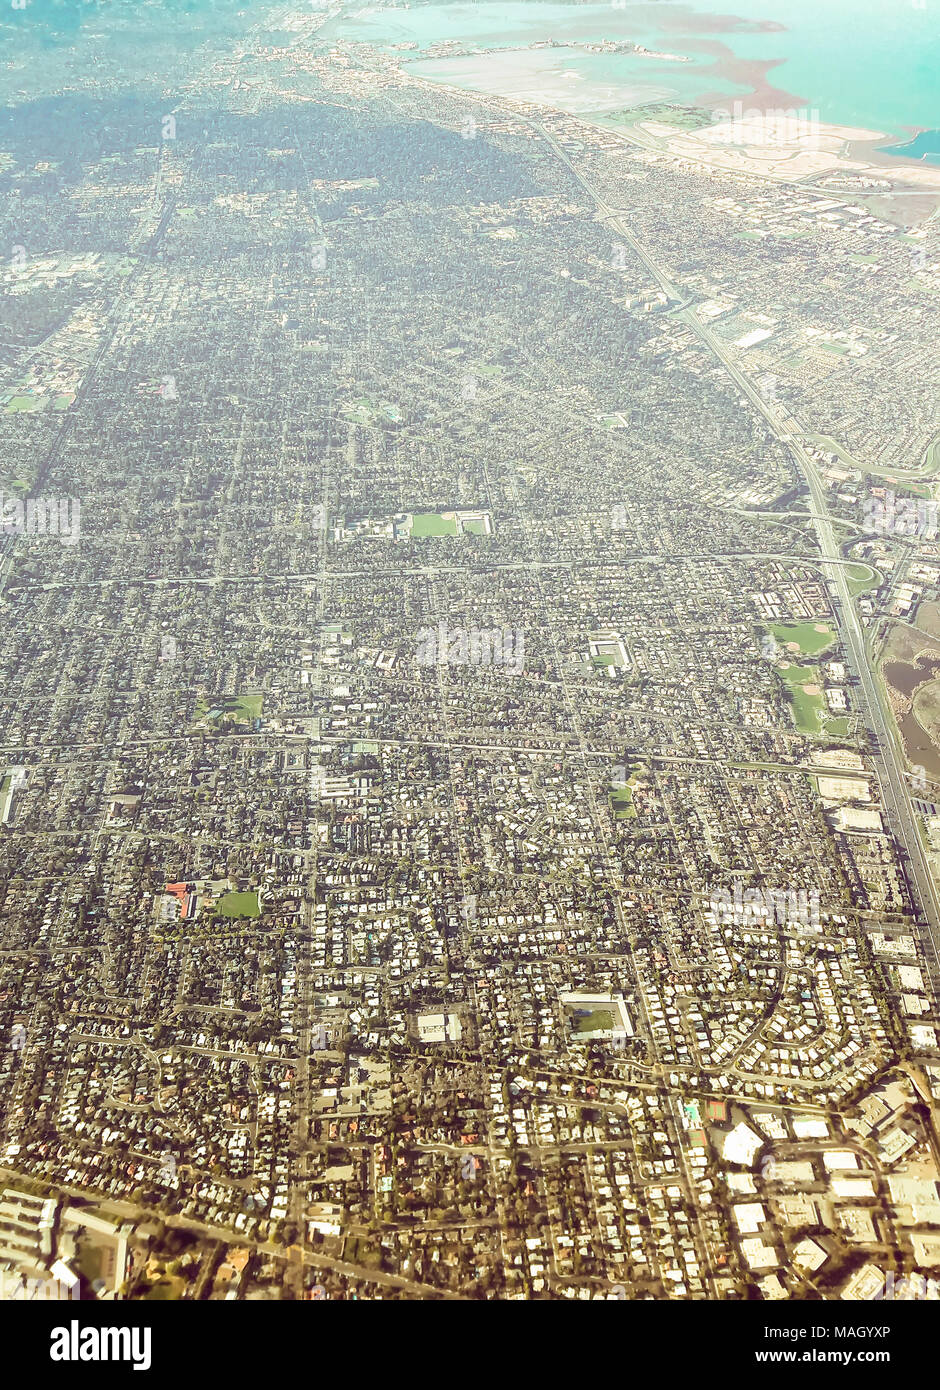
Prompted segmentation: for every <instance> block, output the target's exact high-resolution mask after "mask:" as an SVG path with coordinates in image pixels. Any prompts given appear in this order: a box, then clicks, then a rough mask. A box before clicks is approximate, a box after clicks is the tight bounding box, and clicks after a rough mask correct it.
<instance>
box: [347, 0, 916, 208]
mask: <svg viewBox="0 0 940 1390" xmlns="http://www.w3.org/2000/svg"><path fill="white" fill-rule="evenodd" d="M445 3H446V0H445ZM575 8H576V7H575V6H572V9H573V10H574V9H575ZM641 10H642V11H643V12H645V13H644V17H645V19H646V21H647V23H648V7H647V6H645V5H644V6H637V5H633V4H628V5H627V6H625V7H624V9H623V11H621V13H622V14H623V15H624V16H626V17H627V18H628V19H629V17H630V14H631V11H641ZM354 13H355V12H354ZM350 17H351V16H349V15H348V14H347V15H346V16H345V18H347V19H348V18H350ZM638 18H639V17H638ZM645 27H646V26H645V25H644V28H645ZM786 27H787V26H786V25H785V24H781V23H778V22H776V21H773V20H761V21H745V20H741V19H739V18H737V17H735V16H734V15H733V14H730V15H728V14H705V13H701V12H698V11H693V10H690V9H688V8H687V7H686V6H684V5H681V6H678V7H676V8H675V9H670V10H664V11H662V12H661V13H659V14H657V18H656V43H657V45H658V46H661V47H664V48H665V47H670V49H671V50H674V48H678V49H679V50H680V51H681V52H682V53H684V54H685V55H687V56H688V57H690V58H694V57H696V56H698V57H699V58H705V59H706V60H711V61H706V63H705V64H704V65H703V66H702V67H700V68H699V69H698V73H697V76H698V78H699V79H700V80H701V83H702V87H703V90H701V91H700V92H698V93H697V94H695V95H693V96H682V95H681V94H677V95H676V96H675V97H672V96H670V97H666V98H664V99H661V100H664V104H668V105H672V106H677V107H686V108H688V109H690V110H696V111H702V112H708V113H713V112H715V111H728V110H729V109H730V108H731V107H732V105H733V104H734V103H736V102H740V103H741V106H742V107H743V108H744V109H745V111H747V112H748V113H750V112H754V113H765V114H766V113H770V112H793V113H794V114H795V115H802V114H805V116H806V118H807V119H808V120H812V119H813V118H814V113H815V111H816V108H814V107H813V106H812V100H811V98H809V97H807V96H805V95H803V94H801V93H794V92H791V91H788V90H786V89H785V88H784V87H782V86H777V85H776V83H775V81H774V73H775V70H776V69H777V68H779V67H781V66H783V65H784V64H785V63H786V61H787V60H786V58H785V57H774V58H750V57H741V56H739V55H737V54H736V53H734V52H733V50H732V49H731V48H730V47H729V45H728V44H727V43H726V42H723V40H722V38H721V37H718V36H719V35H730V34H731V33H734V32H747V33H751V34H759V33H762V32H763V33H772V32H773V33H779V32H783V31H785V30H786ZM553 37H554V36H553V35H552V34H551V33H550V32H549V31H548V30H546V31H545V32H544V33H541V34H536V33H533V36H532V38H531V39H530V40H528V41H522V42H520V41H518V40H517V42H515V43H513V44H512V45H511V48H512V50H515V49H516V48H518V49H520V50H521V49H531V48H532V46H533V44H535V45H540V44H542V43H544V42H545V41H546V40H547V39H551V38H553ZM608 37H609V39H610V41H618V42H625V41H627V40H626V39H625V37H624V36H621V35H618V36H616V38H615V36H614V35H610V36H608ZM640 38H642V39H643V40H644V42H643V43H642V44H641V43H640ZM346 41H347V42H352V43H355V44H358V43H363V44H365V45H367V46H368V47H375V48H376V49H378V51H379V52H381V53H382V56H383V58H385V59H386V60H391V61H392V62H393V63H394V64H395V66H396V67H397V69H398V71H399V72H401V73H402V74H403V75H404V74H405V73H410V75H411V76H412V77H416V78H419V80H421V81H423V82H428V83H430V84H431V85H433V86H437V87H440V88H443V89H450V90H451V91H454V92H461V93H463V94H465V95H471V96H478V97H481V98H483V99H486V98H487V97H490V98H492V97H496V98H497V99H503V100H507V101H510V102H517V101H519V102H526V103H528V104H531V105H535V106H542V107H544V108H545V109H546V110H564V111H565V112H566V114H569V115H571V116H572V117H574V118H575V119H578V120H583V121H585V122H586V123H588V124H592V125H597V126H601V127H603V128H605V129H609V128H610V124H609V122H608V119H607V118H609V117H610V116H612V115H614V114H616V113H617V112H618V111H629V110H631V109H634V108H635V107H639V106H642V105H643V104H644V103H643V102H636V103H634V104H633V105H631V104H630V99H629V89H628V88H625V91H624V101H623V104H622V105H621V106H619V107H615V106H611V107H610V108H609V109H607V110H596V111H592V110H574V109H571V107H570V106H569V105H568V104H567V103H565V102H559V101H558V99H557V93H555V92H553V91H552V90H551V89H550V78H549V77H548V76H546V77H545V79H544V81H543V82H542V83H541V84H540V81H539V78H538V76H537V75H535V74H533V78H532V81H531V84H528V91H527V92H526V94H525V96H521V95H518V94H516V93H514V92H513V91H512V90H511V89H510V88H511V83H507V84H499V83H498V82H497V83H496V84H495V85H487V86H481V85H479V82H473V83H467V82H466V81H459V80H458V81H453V80H452V79H450V78H447V77H445V76H444V75H443V73H442V72H441V74H440V75H439V76H429V75H426V74H424V73H418V72H415V71H414V67H415V66H416V65H417V64H419V63H422V62H430V63H435V64H438V65H442V66H443V65H446V64H447V63H448V62H449V59H448V56H447V55H442V54H435V55H433V56H429V55H426V54H425V53H424V52H423V50H422V49H421V48H419V49H417V50H416V49H410V50H406V51H405V52H394V51H390V50H389V49H388V47H387V46H386V45H384V44H378V43H376V42H375V40H374V39H372V40H367V39H361V40H357V39H347V40H346ZM455 41H456V42H459V43H460V44H461V46H463V45H466V46H468V47H469V46H474V47H476V49H477V54H476V56H478V57H480V58H481V59H482V61H483V62H486V60H487V58H488V57H489V55H491V54H492V55H493V56H494V57H495V56H496V55H497V54H499V53H503V54H506V53H507V48H505V47H503V46H494V47H492V48H490V47H487V46H486V45H485V44H483V43H480V42H479V41H478V40H477V41H474V40H473V39H471V38H465V39H461V40H455ZM629 41H630V42H634V43H637V44H638V46H639V47H640V48H645V49H646V51H647V52H649V46H650V44H651V43H652V40H651V38H650V36H649V34H648V32H644V33H643V34H642V35H639V36H638V35H634V36H633V38H632V39H631V40H629ZM596 42H598V40H596V39H590V40H583V41H582V40H577V39H573V40H572V41H571V42H570V43H565V42H563V41H559V42H557V43H556V44H553V45H552V48H551V49H550V50H549V51H553V52H556V53H558V52H563V51H564V50H565V49H568V48H570V49H571V50H572V51H577V52H580V51H583V49H584V48H585V46H586V45H587V44H593V43H596ZM429 46H430V45H429ZM467 56H469V55H467V54H458V55H454V57H455V59H459V58H460V57H467ZM458 75H459V74H458V72H457V71H455V73H454V76H458ZM470 76H471V77H472V76H473V74H470ZM710 80H714V82H715V84H716V86H715V87H714V88H713V87H711V86H710V85H708V84H709V81H710ZM656 81H664V85H665V81H667V79H666V80H664V79H663V77H662V74H660V73H656V75H655V76H654V75H653V74H652V73H651V74H650V82H651V85H652V83H654V82H656ZM720 83H727V84H730V85H731V86H732V87H737V88H740V89H743V90H740V91H738V92H734V93H729V92H727V91H722V90H720V86H719V84H720ZM540 86H541V88H542V90H540ZM818 129H819V134H820V137H821V140H822V141H823V145H822V151H823V153H821V154H820V157H819V159H818V161H817V165H818V167H815V168H814V167H813V161H812V159H811V158H808V157H807V158H803V159H802V160H799V159H797V158H794V157H792V156H794V155H795V154H797V153H798V151H796V150H795V149H791V150H790V156H791V158H790V160H789V162H790V163H791V164H792V165H793V168H792V170H788V169H787V168H786V167H785V165H786V163H787V159H785V158H783V157H781V159H780V160H779V161H778V165H779V167H778V168H775V169H771V168H770V167H769V162H768V161H767V160H766V154H767V150H766V145H765V146H764V147H763V148H762V147H761V144H760V143H759V142H755V143H754V144H752V145H748V146H744V145H742V146H740V147H739V148H740V150H741V152H742V154H743V155H744V156H745V160H744V163H745V166H748V165H749V166H750V167H749V169H748V167H743V168H742V170H741V171H742V172H748V171H749V172H752V173H761V172H764V170H762V169H761V167H760V166H761V165H763V166H765V170H766V174H767V175H769V176H770V177H772V178H775V179H777V180H780V181H787V180H788V181H790V182H792V183H793V184H796V185H799V184H803V185H805V186H806V187H808V188H810V187H815V188H817V189H818V190H819V191H828V190H827V185H829V186H832V185H836V187H838V191H839V192H840V193H850V194H851V196H853V197H861V198H866V199H872V200H877V199H878V198H879V197H880V198H881V199H882V200H883V201H884V204H885V205H886V206H885V207H883V208H882V210H881V212H880V214H879V215H883V216H885V217H887V218H889V219H890V220H895V219H899V220H900V222H901V223H902V224H904V225H908V226H912V225H915V224H917V223H919V222H922V221H923V220H924V219H925V218H927V217H929V216H931V215H932V214H933V213H934V211H935V210H936V209H937V208H938V207H940V163H933V162H928V161H926V160H924V159H921V158H916V157H908V156H905V155H903V154H900V153H898V152H897V146H898V145H899V144H906V143H910V142H912V141H914V140H916V139H917V137H918V135H919V134H920V133H922V132H923V131H925V130H927V129H929V127H921V126H905V127H901V128H900V129H895V130H884V129H883V128H882V127H881V125H880V124H879V125H878V126H872V127H868V128H865V129H860V128H859V127H857V126H856V125H847V124H845V125H843V124H839V123H837V122H835V121H822V120H820V121H819V126H818ZM621 133H623V134H626V131H622V132H621ZM693 135H694V133H693ZM657 143H658V144H660V145H661V147H662V149H663V152H664V153H666V154H669V153H675V154H682V153H684V151H683V150H682V149H680V148H679V147H678V146H677V145H676V146H675V147H674V148H672V149H670V146H671V145H673V144H674V142H673V141H669V140H667V139H666V138H665V137H663V136H659V137H657ZM885 146H892V147H893V149H892V150H891V151H890V152H889V150H888V149H887V148H885ZM686 150H688V156H687V157H693V158H694V157H695V154H696V151H697V153H698V155H699V157H702V158H703V162H705V163H708V164H712V165H713V167H715V168H716V169H717V170H721V169H722V168H724V169H725V170H729V164H728V161H727V159H724V158H722V154H721V148H720V147H719V148H717V149H716V148H715V147H714V146H713V145H710V144H709V142H707V141H697V142H696V141H694V139H692V140H690V142H689V143H687V145H686ZM785 154H786V151H781V155H782V156H783V155H785ZM866 185H867V186H866ZM836 187H831V191H833V192H835V191H836Z"/></svg>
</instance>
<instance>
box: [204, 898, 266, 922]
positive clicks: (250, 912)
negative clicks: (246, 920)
mask: <svg viewBox="0 0 940 1390" xmlns="http://www.w3.org/2000/svg"><path fill="white" fill-rule="evenodd" d="M215 910H216V912H217V913H218V915H219V916H220V917H260V916H261V907H260V906H259V903H258V894H257V893H223V895H222V897H221V898H220V899H219V901H218V902H217V903H216V907H215Z"/></svg>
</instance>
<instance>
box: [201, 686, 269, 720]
mask: <svg viewBox="0 0 940 1390" xmlns="http://www.w3.org/2000/svg"><path fill="white" fill-rule="evenodd" d="M263 704H264V695H263V694H260V693H256V694H254V695H225V696H223V698H222V699H221V700H216V701H214V702H213V703H212V704H211V705H210V704H209V702H208V701H207V700H205V699H202V700H199V702H198V703H197V705H196V710H195V718H196V719H197V720H199V719H208V720H209V721H210V723H212V724H221V723H223V722H224V721H225V720H229V721H231V722H232V723H235V724H250V723H251V721H252V720H253V719H260V718H261V709H262V706H263Z"/></svg>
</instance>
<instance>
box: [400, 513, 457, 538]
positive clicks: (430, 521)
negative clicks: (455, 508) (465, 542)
mask: <svg viewBox="0 0 940 1390" xmlns="http://www.w3.org/2000/svg"><path fill="white" fill-rule="evenodd" d="M411 534H412V536H418V537H423V536H456V534H457V522H456V520H455V519H454V518H453V517H452V516H451V517H444V516H439V515H438V513H437V512H416V513H415V517H414V521H413V522H412V526H411Z"/></svg>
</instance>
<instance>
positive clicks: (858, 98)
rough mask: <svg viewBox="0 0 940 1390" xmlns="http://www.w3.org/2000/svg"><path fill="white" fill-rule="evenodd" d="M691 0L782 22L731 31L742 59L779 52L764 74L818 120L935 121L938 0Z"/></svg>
mask: <svg viewBox="0 0 940 1390" xmlns="http://www.w3.org/2000/svg"><path fill="white" fill-rule="evenodd" d="M925 6H926V8H924V9H916V8H915V7H914V5H913V3H912V0H727V3H723V4H715V5H712V4H707V3H701V0H692V3H691V6H690V7H691V8H693V9H695V10H696V11H698V12H700V13H703V14H708V13H713V12H715V11H716V10H717V11H719V12H722V11H723V12H724V13H725V14H736V15H740V16H742V18H745V19H770V20H776V21H777V22H778V23H780V24H785V25H786V26H787V27H786V31H785V32H783V33H777V34H773V33H770V34H734V35H729V36H726V37H725V39H724V42H726V43H727V44H728V46H729V47H730V48H733V50H734V52H735V53H736V54H738V55H739V56H741V57H746V58H783V59H784V62H783V64H782V65H781V66H780V67H778V68H775V69H774V72H773V75H772V81H773V83H774V85H775V86H777V87H782V88H783V90H784V91H787V92H791V93H793V94H794V95H796V96H799V97H802V98H803V99H804V100H805V101H806V102H807V103H808V104H809V105H810V106H812V107H815V108H817V109H818V111H819V113H820V116H821V118H822V119H823V120H824V121H834V122H839V123H842V124H844V125H857V126H865V127H867V128H868V129H872V130H883V131H886V132H895V131H897V132H899V133H903V132H904V131H905V128H908V127H911V126H918V127H923V128H925V129H936V128H937V127H940V5H938V3H937V0H925Z"/></svg>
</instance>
